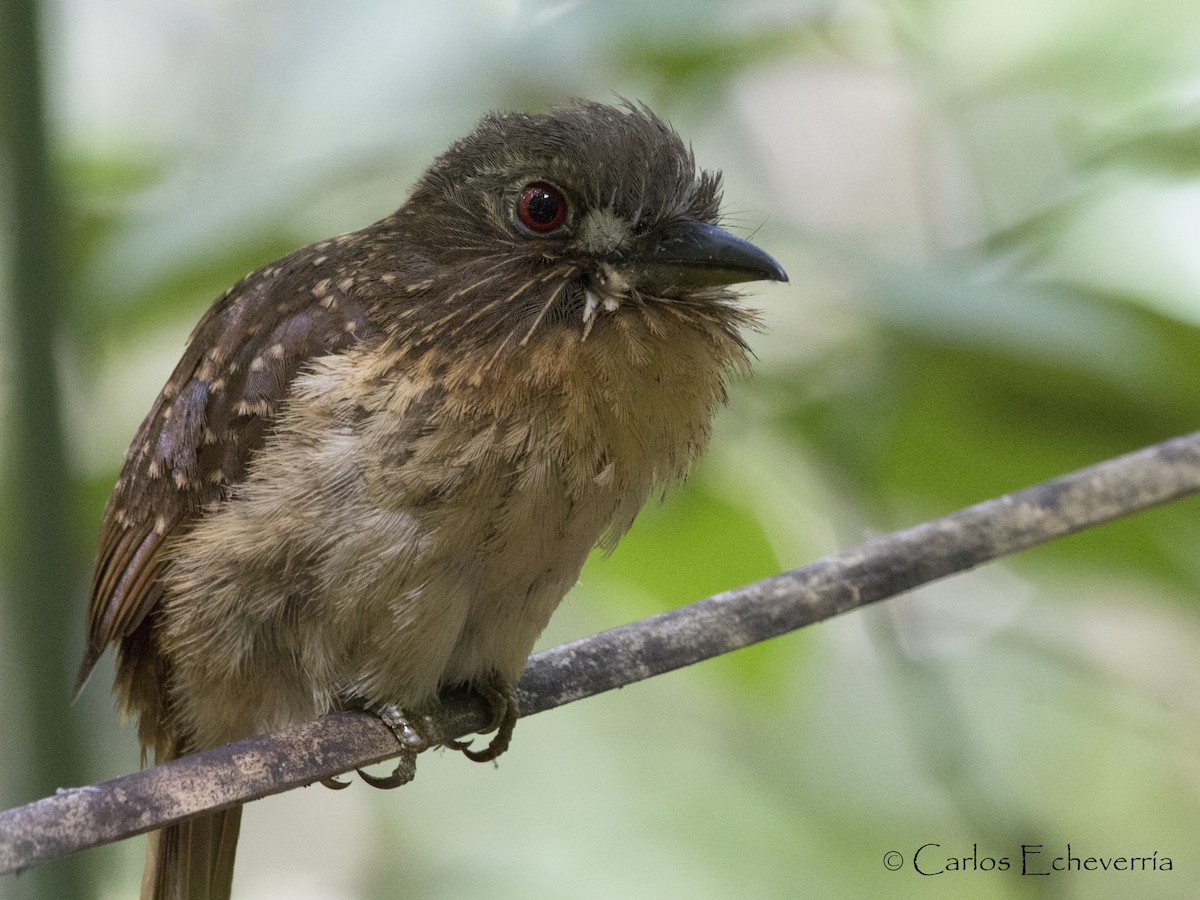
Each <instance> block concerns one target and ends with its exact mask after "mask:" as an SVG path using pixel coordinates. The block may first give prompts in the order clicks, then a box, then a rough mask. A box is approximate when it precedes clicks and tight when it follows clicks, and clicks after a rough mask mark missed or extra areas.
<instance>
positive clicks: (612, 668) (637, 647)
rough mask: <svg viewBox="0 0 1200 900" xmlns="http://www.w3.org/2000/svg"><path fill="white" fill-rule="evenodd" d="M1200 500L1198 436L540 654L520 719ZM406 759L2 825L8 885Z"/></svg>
mask: <svg viewBox="0 0 1200 900" xmlns="http://www.w3.org/2000/svg"><path fill="white" fill-rule="evenodd" d="M1198 492H1200V432H1196V433H1193V434H1190V435H1187V436H1184V437H1179V438H1174V439H1172V440H1169V441H1165V442H1163V443H1161V444H1155V445H1154V446H1151V447H1147V448H1145V449H1142V450H1138V451H1136V452H1134V453H1130V454H1128V455H1126V456H1121V457H1117V458H1116V459H1112V460H1108V461H1106V462H1103V463H1100V464H1098V465H1095V466H1091V467H1089V468H1086V469H1080V470H1079V471H1077V472H1073V473H1071V474H1069V475H1064V476H1062V477H1061V478H1056V479H1053V480H1052V481H1047V482H1044V483H1043V484H1039V485H1035V486H1034V487H1031V488H1026V489H1025V490H1022V491H1017V492H1016V493H1013V494H1008V495H1005V496H1003V497H999V498H997V499H995V500H988V501H985V502H984V503H980V504H977V505H975V506H971V507H967V508H966V509H963V510H960V511H959V512H956V513H952V514H951V515H948V516H944V517H943V518H940V519H935V520H933V521H932V522H926V523H924V524H922V525H917V526H915V527H913V528H908V529H905V530H903V531H898V532H895V533H893V534H890V535H887V536H886V537H883V538H879V539H878V540H875V541H872V542H871V543H869V544H866V545H864V546H862V547H859V548H857V549H855V550H850V551H847V552H845V553H840V554H837V555H835V556H830V557H826V558H825V559H822V560H819V561H817V562H815V563H812V564H811V565H808V566H804V567H802V568H799V569H793V570H791V571H789V572H783V573H781V574H779V575H774V576H772V577H770V578H765V579H763V580H762V581H756V582H754V583H753V584H748V585H746V586H744V587H740V588H735V589H734V590H730V591H725V592H724V593H721V594H717V595H715V596H713V597H709V598H708V599H707V600H701V601H699V602H697V603H692V604H690V605H688V606H684V607H680V608H679V609H674V610H671V611H669V612H665V613H662V614H661V615H657V616H652V617H650V618H648V619H643V620H642V621H640V622H634V623H631V624H629V625H623V626H621V627H620V628H614V629H613V630H611V631H606V632H603V633H602V634H598V635H594V636H592V637H589V638H584V639H582V640H579V641H575V642H573V643H570V644H565V645H563V646H561V647H556V648H554V649H553V650H547V651H545V652H543V653H538V654H536V655H535V656H533V657H532V658H531V659H530V661H529V665H528V667H527V668H526V671H525V675H524V677H523V678H522V679H521V683H520V685H519V686H518V697H519V700H520V704H521V710H522V714H523V715H532V714H534V713H538V712H542V711H544V710H547V709H553V708H554V707H556V706H561V705H563V704H565V703H570V702H572V701H574V700H581V699H583V698H584V697H590V696H592V695H593V694H599V693H602V692H604V691H607V690H611V689H612V688H615V687H620V686H622V685H625V684H631V683H633V682H635V681H640V680H642V679H644V678H650V677H652V676H654V675H659V674H662V673H664V672H668V671H671V670H672V669H678V668H681V667H683V666H687V665H691V664H692V663H695V662H699V661H700V660H702V659H708V658H709V657H712V656H717V655H719V654H722V653H728V652H729V651H731V650H736V649H739V648H741V647H745V646H748V645H750V644H753V643H757V642H758V641H762V640H766V639H767V638H770V637H775V636H777V635H780V634H784V633H786V632H788V631H793V630H795V629H797V628H802V627H804V626H805V625H811V624H813V623H814V622H819V621H822V620H823V619H828V618H830V617H832V616H835V615H837V614H839V613H843V612H847V611H848V610H851V609H856V608H858V607H861V606H865V605H867V604H868V603H874V602H876V601H878V600H883V599H885V598H887V597H891V596H894V595H896V594H899V593H901V592H903V591H906V590H909V589H910V588H914V587H916V586H918V585H921V584H925V583H927V582H929V581H933V580H934V579H937V578H941V577H943V576H946V575H951V574H953V573H956V572H964V571H966V570H968V569H971V568H973V567H975V566H977V565H979V564H980V563H983V562H987V561H988V560H991V559H996V558H997V557H1001V556H1005V555H1007V554H1010V553H1015V552H1017V551H1019V550H1024V549H1027V548H1029V547H1032V546H1035V545H1037V544H1041V543H1045V542H1047V541H1050V540H1053V539H1054V538H1058V537H1062V536H1064V535H1067V534H1072V533H1074V532H1077V531H1081V530H1083V529H1086V528H1090V527H1093V526H1095V525H1099V524H1102V523H1104V522H1107V521H1110V520H1112V519H1115V518H1119V517H1121V516H1126V515H1130V514H1132V513H1135V512H1139V511H1141V510H1144V509H1148V508H1150V507H1153V506H1158V505H1161V504H1163V503H1169V502H1171V501H1173V500H1178V499H1181V498H1183V497H1186V496H1189V495H1192V494H1195V493H1198ZM432 718H433V724H434V725H435V727H437V728H438V729H439V730H440V732H441V733H442V734H443V735H446V736H448V737H450V736H453V737H460V736H462V735H464V734H469V733H471V732H472V731H473V730H475V729H477V728H482V727H484V726H485V724H486V723H487V722H488V719H489V713H488V711H487V710H486V709H485V708H484V704H483V702H482V701H481V700H480V699H479V698H477V697H473V696H469V695H466V694H463V693H456V694H446V695H444V696H443V697H442V698H441V700H440V702H439V705H438V708H437V709H436V710H434V712H433V715H432ZM398 754H399V745H398V744H397V742H396V739H395V738H394V737H393V735H392V733H391V732H390V731H389V730H388V729H387V727H386V726H384V725H383V723H382V722H380V721H379V720H378V719H376V718H375V717H373V716H370V715H366V714H364V713H350V712H346V713H337V714H334V715H330V716H326V717H324V718H323V719H320V720H318V721H315V722H310V723H307V724H304V725H298V726H295V727H293V728H288V729H285V730H283V731H279V732H276V733H273V734H266V735H261V736H259V737H255V738H250V739H248V740H244V741H239V742H237V743H235V744H228V745H226V746H224V747H218V748H216V749H214V750H209V751H206V752H203V753H197V754H194V755H192V756H187V757H184V758H183V759H178V760H175V761H173V762H170V763H167V764H165V765H162V766H155V767H154V768H151V769H146V770H144V771H141V772H137V773H135V774H133V775H127V776H124V777H122V778H115V779H113V780H112V781H106V782H103V783H102V784H98V785H93V786H88V787H82V788H74V789H70V790H62V791H60V792H59V793H57V794H56V795H55V796H53V797H47V798H45V799H43V800H38V801H35V802H34V803H30V804H27V805H26V806H22V807H18V808H16V809H11V810H8V811H6V812H2V813H0V874H2V873H7V872H15V871H20V870H22V869H25V868H28V867H29V866H32V865H35V864H37V863H40V862H45V861H46V860H50V859H55V858H57V857H60V856H64V855H66V854H68V853H73V852H75V851H77V850H83V849H87V848H89V847H95V846H99V845H101V844H106V843H111V842H112V841H117V840H120V839H122V838H126V837H131V836H133V835H135V834H141V833H142V832H145V831H150V830H153V829H155V828H160V827H162V826H164V825H167V824H170V823H171V822H176V821H178V820H180V819H183V818H186V817H187V816H190V815H195V814H196V813H199V812H203V811H206V810H212V809H218V808H221V807H226V806H232V805H235V804H239V803H245V802H248V801H250V800H255V799H258V798H260V797H266V796H269V795H271V794H277V793H280V792H282V791H286V790H289V789H291V788H294V787H299V786H301V785H306V784H311V783H312V782H314V781H317V780H319V779H321V778H325V777H328V776H330V775H336V774H340V773H342V772H348V771H352V770H353V769H355V768H356V767H359V766H365V765H369V764H371V763H375V762H380V761H382V760H385V759H388V758H390V757H394V756H397V755H398Z"/></svg>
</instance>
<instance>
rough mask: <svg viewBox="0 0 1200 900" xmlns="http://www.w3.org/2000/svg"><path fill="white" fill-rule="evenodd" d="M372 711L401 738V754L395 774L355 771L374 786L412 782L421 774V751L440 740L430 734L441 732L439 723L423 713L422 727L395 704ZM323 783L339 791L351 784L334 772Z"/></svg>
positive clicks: (388, 786) (386, 787)
mask: <svg viewBox="0 0 1200 900" xmlns="http://www.w3.org/2000/svg"><path fill="white" fill-rule="evenodd" d="M368 711H369V712H370V713H372V714H373V715H375V716H376V717H377V718H378V719H379V720H380V721H381V722H383V724H384V725H386V726H387V727H388V730H389V731H391V732H392V734H394V735H395V736H396V740H397V741H399V742H400V756H399V758H398V759H397V760H396V768H395V769H394V770H393V772H392V774H391V775H385V776H383V777H382V778H380V777H377V776H375V775H370V774H368V773H366V772H364V771H363V770H362V769H355V770H354V771H356V772H358V774H359V776H360V777H361V778H362V780H363V781H365V782H366V783H367V784H369V785H370V786H371V787H374V788H381V789H390V788H397V787H401V786H402V785H405V784H408V783H409V782H410V781H412V780H413V778H415V777H416V775H417V754H419V753H421V752H422V751H423V750H427V749H429V748H430V747H431V746H433V745H434V744H436V743H438V740H437V739H434V738H431V737H429V735H432V734H436V733H437V729H436V727H435V726H434V724H433V722H432V721H431V720H430V719H429V717H428V716H420V717H419V723H420V727H418V725H415V724H414V723H413V718H412V717H411V716H410V715H409V714H407V713H405V711H404V710H403V709H401V708H400V707H399V706H396V705H394V704H388V705H387V706H381V707H378V708H376V709H371V710H368ZM321 784H323V785H325V787H327V788H332V789H333V790H335V791H340V790H342V789H343V788H347V787H349V786H350V782H349V781H341V780H339V779H337V778H334V777H333V776H330V777H329V778H322V779H321Z"/></svg>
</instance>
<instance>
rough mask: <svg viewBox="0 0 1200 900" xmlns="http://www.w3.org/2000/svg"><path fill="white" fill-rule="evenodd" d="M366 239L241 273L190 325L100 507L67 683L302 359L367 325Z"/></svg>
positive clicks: (210, 502) (141, 591) (136, 609)
mask: <svg viewBox="0 0 1200 900" xmlns="http://www.w3.org/2000/svg"><path fill="white" fill-rule="evenodd" d="M366 240H367V237H366V235H365V233H363V232H360V233H357V234H354V235H346V236H343V237H342V238H337V239H334V240H331V241H324V242H321V243H318V244H314V245H312V246H310V247H306V248H304V249H302V250H298V251H296V252H295V253H293V254H291V255H290V256H287V257H285V258H284V259H282V260H280V261H279V262H277V263H274V264H272V265H269V266H266V267H264V268H262V269H260V270H258V271H257V272H254V273H252V274H250V275H248V276H246V278H245V279H243V280H242V281H241V282H239V283H238V284H237V285H235V286H234V287H232V288H231V289H230V290H229V291H227V292H226V293H225V294H224V295H223V296H222V297H221V298H220V299H218V300H217V301H216V303H214V304H213V306H212V308H211V309H209V311H208V312H207V313H206V314H205V316H204V318H202V319H201V320H200V323H199V324H198V325H197V326H196V329H195V331H193V332H192V336H191V338H190V339H189V341H188V346H187V349H186V351H185V352H184V354H183V358H182V359H181V360H180V361H179V364H178V365H177V366H176V367H175V371H174V372H172V373H171V377H170V379H168V381H167V383H166V386H165V387H164V388H163V390H162V392H161V393H160V394H159V396H158V398H157V399H156V400H155V402H154V406H153V407H152V408H151V410H150V414H149V415H148V416H146V419H145V421H144V422H142V425H141V428H139V429H138V433H137V436H136V437H135V438H134V441H133V444H132V445H131V446H130V448H129V451H128V452H127V453H126V457H125V463H124V466H123V467H122V469H121V474H120V477H119V478H118V479H117V484H116V487H115V488H114V489H113V493H112V496H111V497H110V498H109V501H108V505H107V507H106V508H105V511H104V521H103V523H102V525H101V529H100V540H99V545H98V549H97V554H96V569H95V572H94V574H93V577H92V589H91V599H90V601H89V604H88V624H87V644H86V649H85V651H84V657H83V663H82V665H81V666H80V670H79V677H78V679H77V681H76V690H79V689H80V688H81V687H82V686H83V684H84V682H86V680H87V677H88V675H89V674H90V672H91V670H92V667H93V666H94V665H95V664H96V661H97V660H98V659H99V658H100V655H101V654H102V653H103V652H104V650H105V648H106V647H107V646H108V645H109V644H110V643H112V642H114V641H117V640H119V639H121V638H122V637H124V636H126V635H129V634H130V633H131V632H133V630H134V629H135V628H137V627H138V625H139V624H140V623H141V622H142V620H143V619H145V617H146V615H147V614H148V613H149V612H150V610H151V609H153V607H154V605H155V603H156V602H157V601H158V598H159V595H160V594H161V586H160V583H159V578H160V575H161V574H162V571H163V565H164V562H165V558H166V554H165V553H164V552H163V551H164V548H165V547H166V546H167V544H168V541H169V540H170V538H171V537H172V536H174V535H178V534H180V533H182V532H183V531H185V530H186V529H187V528H188V527H189V526H190V525H191V524H192V523H194V522H195V521H196V519H197V518H198V517H199V516H201V515H202V514H203V512H204V510H205V509H206V508H209V507H212V506H214V505H216V504H219V503H221V502H222V501H223V500H225V499H226V497H227V496H228V494H229V491H230V489H231V488H232V487H233V486H234V485H236V484H238V483H239V482H241V481H243V480H244V479H245V477H246V472H247V468H248V466H249V464H250V460H251V457H252V456H253V454H254V453H255V452H256V451H258V450H259V449H260V448H261V447H262V446H263V443H264V442H265V441H266V439H267V436H268V434H269V433H270V432H271V430H272V428H273V427H274V424H275V421H276V417H277V416H278V413H279V411H280V406H281V404H282V402H283V399H284V397H285V396H286V394H287V391H288V388H289V385H290V384H291V382H292V380H293V379H294V378H295V376H296V374H297V373H298V372H299V371H300V370H301V368H302V367H303V366H304V365H305V363H306V362H308V361H310V360H312V359H313V358H315V357H318V356H322V355H325V354H329V353H336V352H338V351H340V350H342V349H345V348H347V347H349V346H352V345H353V344H355V343H358V342H360V341H362V340H367V339H370V338H371V337H373V336H374V328H373V326H372V325H371V324H370V322H369V320H368V318H367V315H366V307H365V304H364V303H363V302H362V301H361V300H360V299H357V298H358V297H359V296H361V295H360V292H358V291H356V290H355V278H356V270H355V268H354V266H356V265H359V264H360V263H361V262H362V261H363V259H364V256H365V254H364V253H363V252H361V251H362V250H363V249H364V248H362V247H361V246H358V245H359V244H361V243H362V242H364V241H366ZM356 246H358V250H359V251H360V252H357V253H356V252H355V248H356Z"/></svg>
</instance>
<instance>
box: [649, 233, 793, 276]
mask: <svg viewBox="0 0 1200 900" xmlns="http://www.w3.org/2000/svg"><path fill="white" fill-rule="evenodd" d="M627 265H628V266H629V268H630V270H631V271H632V272H633V273H634V274H635V275H636V276H637V279H638V281H640V282H648V283H650V284H655V285H677V286H679V287H696V288H701V287H719V286H721V285H725V284H739V283H741V282H743V281H787V280H788V277H787V272H785V271H783V267H782V266H781V265H779V263H777V262H775V260H774V259H772V258H771V256H770V254H767V253H764V252H763V251H762V250H759V249H758V248H757V247H755V246H754V245H753V244H751V243H750V242H749V241H744V240H742V239H741V238H740V237H735V236H734V235H732V234H730V233H729V232H728V231H725V230H724V229H722V228H718V227H717V226H716V225H708V224H706V223H704V222H692V221H685V222H678V223H675V224H674V225H672V226H671V227H670V229H669V230H668V231H667V232H666V233H665V234H663V235H662V236H661V237H660V239H659V240H658V242H657V243H656V244H655V245H654V246H653V247H651V248H650V249H649V250H648V251H647V252H645V253H634V254H633V255H632V256H631V257H630V258H629V260H628V262H627Z"/></svg>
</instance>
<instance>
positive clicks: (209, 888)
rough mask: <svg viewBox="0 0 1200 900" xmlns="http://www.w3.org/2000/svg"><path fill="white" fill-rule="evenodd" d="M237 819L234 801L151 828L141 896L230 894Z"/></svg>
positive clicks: (191, 899) (175, 899) (188, 899)
mask: <svg viewBox="0 0 1200 900" xmlns="http://www.w3.org/2000/svg"><path fill="white" fill-rule="evenodd" d="M241 821H242V808H241V807H240V806H235V807H232V808H231V809H223V810H221V811H219V812H215V813H204V814H203V815H199V816H196V817H194V818H191V819H185V820H184V821H182V822H177V823H176V824H174V825H169V826H167V827H166V828H164V829H162V830H161V831H156V832H154V833H153V834H151V835H150V838H149V841H148V843H147V845H146V867H145V869H143V871H142V900H229V893H230V890H231V889H232V886H233V861H234V854H235V853H236V851H237V838H238V828H239V827H240V825H241Z"/></svg>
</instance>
